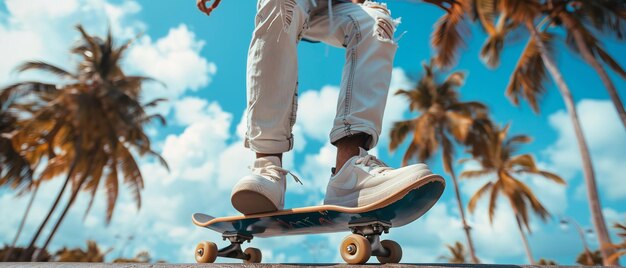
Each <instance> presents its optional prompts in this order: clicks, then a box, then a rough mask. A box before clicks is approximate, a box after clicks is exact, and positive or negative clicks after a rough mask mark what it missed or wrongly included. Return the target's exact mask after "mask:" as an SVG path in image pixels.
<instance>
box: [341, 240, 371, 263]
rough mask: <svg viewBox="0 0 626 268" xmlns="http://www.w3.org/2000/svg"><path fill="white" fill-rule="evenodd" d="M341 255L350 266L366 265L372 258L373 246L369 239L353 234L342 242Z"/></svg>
mask: <svg viewBox="0 0 626 268" xmlns="http://www.w3.org/2000/svg"><path fill="white" fill-rule="evenodd" d="M339 253H340V254H341V258H343V260H344V261H346V263H348V264H364V263H366V262H367V261H368V260H369V259H370V257H371V256H372V246H371V245H370V242H369V241H367V238H365V237H363V236H360V235H356V234H351V235H348V236H346V238H344V239H343V242H341V247H340V248H339Z"/></svg>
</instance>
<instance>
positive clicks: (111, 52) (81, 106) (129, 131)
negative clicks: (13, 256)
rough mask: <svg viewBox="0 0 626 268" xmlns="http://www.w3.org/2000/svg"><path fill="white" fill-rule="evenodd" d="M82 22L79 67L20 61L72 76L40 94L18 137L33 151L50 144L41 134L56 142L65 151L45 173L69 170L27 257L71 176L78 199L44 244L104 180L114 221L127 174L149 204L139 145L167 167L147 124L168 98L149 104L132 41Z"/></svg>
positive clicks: (27, 84) (24, 85) (19, 88)
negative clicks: (90, 29)
mask: <svg viewBox="0 0 626 268" xmlns="http://www.w3.org/2000/svg"><path fill="white" fill-rule="evenodd" d="M77 28H78V30H79V31H80V33H81V35H82V40H81V42H80V43H79V44H78V45H77V46H76V47H75V48H74V49H73V50H72V53H73V54H75V55H77V56H79V57H80V58H81V61H80V63H79V64H78V68H77V71H76V73H70V72H68V71H65V70H63V69H62V68H60V67H57V66H54V65H51V64H48V63H44V62H26V63H24V64H23V65H21V66H20V67H19V68H18V70H19V71H27V70H40V71H46V72H49V73H52V74H55V75H57V76H59V77H60V78H61V79H63V82H64V84H63V85H62V86H59V87H58V88H56V90H52V93H51V94H48V95H46V96H44V97H42V98H40V99H39V100H37V101H39V102H40V103H42V104H40V107H37V109H35V110H34V113H32V114H31V116H30V117H29V118H27V119H25V120H24V122H23V124H24V127H23V129H22V130H21V131H20V132H18V133H17V134H16V137H15V139H16V141H17V143H18V144H22V146H26V147H27V148H33V150H40V148H41V146H42V145H41V142H39V141H41V140H44V141H46V142H45V143H43V144H45V145H46V146H48V148H54V150H56V151H58V153H56V154H55V155H54V156H53V157H52V158H50V160H49V161H48V164H47V166H46V168H45V169H44V171H43V172H42V178H44V179H45V178H54V177H56V176H58V175H60V174H66V177H65V182H64V183H63V186H62V188H61V191H59V194H58V195H57V198H56V200H55V201H54V203H53V205H52V208H51V209H50V211H49V213H48V215H47V216H46V218H45V219H44V221H43V222H42V224H41V225H40V226H39V228H38V230H37V232H36V233H35V235H34V236H33V238H32V240H31V242H30V244H29V247H28V249H27V251H26V252H25V254H24V256H23V257H24V258H28V257H29V256H30V254H32V251H33V250H34V246H35V243H36V241H37V239H38V238H39V235H40V234H41V231H42V230H43V228H44V227H45V225H46V224H47V222H48V220H49V219H50V216H51V215H52V213H53V212H54V211H55V209H56V207H57V206H58V204H59V201H60V199H61V197H62V195H63V193H64V192H65V190H66V188H67V186H68V184H69V182H70V181H71V182H72V188H71V195H70V199H69V201H68V203H67V204H66V205H65V207H64V209H63V211H62V212H61V216H60V218H59V219H58V220H57V222H56V223H55V225H54V227H53V229H52V232H51V233H50V235H49V236H48V238H47V239H46V242H45V243H44V245H43V247H42V249H43V250H45V249H46V248H47V246H48V244H49V243H50V241H51V240H52V238H53V237H54V235H55V233H56V230H57V229H58V227H59V226H60V224H61V223H62V221H63V219H64V218H65V215H66V214H67V212H68V210H69V208H70V207H71V206H72V204H73V203H74V201H75V199H76V197H77V195H78V193H79V191H80V190H84V191H88V192H89V194H90V197H91V200H90V201H89V203H88V204H87V211H86V214H87V213H88V212H89V210H90V209H91V206H92V204H93V201H94V198H95V196H96V193H97V190H98V189H100V187H99V186H100V184H103V187H105V189H106V194H107V195H106V198H107V200H106V203H107V208H106V221H107V223H109V222H110V221H111V218H112V215H113V211H114V208H115V203H116V201H117V196H118V192H119V183H120V182H119V179H121V178H123V181H124V183H125V184H126V185H127V187H129V188H130V189H131V192H132V194H133V197H134V200H135V202H136V203H137V207H138V208H140V207H141V190H142V188H143V178H142V175H141V172H140V170H139V166H138V165H137V163H136V161H135V156H134V154H133V153H132V152H136V153H137V154H139V155H140V156H144V155H151V156H155V157H157V158H158V159H159V160H160V161H161V163H162V164H163V165H164V166H165V167H167V164H166V163H165V161H164V160H163V158H162V157H161V156H160V155H158V154H157V153H155V152H154V151H153V150H152V148H151V143H150V140H149V138H148V136H147V135H146V134H145V133H144V131H143V127H144V126H145V125H146V124H148V123H150V122H151V121H152V120H153V119H160V121H161V122H162V123H164V122H165V120H164V118H163V117H162V116H161V115H148V114H146V112H145V109H146V108H147V107H151V106H154V105H156V104H158V103H159V102H161V101H163V100H162V99H157V100H154V101H151V102H149V103H147V104H141V103H140V102H139V98H140V94H141V90H142V83H143V82H146V81H150V79H149V78H146V77H139V76H127V75H125V74H124V72H123V71H122V69H121V66H120V61H121V59H122V56H123V54H124V52H125V50H126V49H127V48H128V47H129V45H130V44H131V43H130V42H127V43H126V44H124V45H122V46H120V47H115V45H114V40H113V37H112V36H111V33H110V32H109V34H108V35H107V37H106V38H105V39H104V40H103V39H100V38H98V37H93V36H91V35H89V34H88V33H87V32H85V30H84V29H83V28H82V27H81V26H78V27H77ZM36 83H37V82H25V83H19V84H16V85H12V86H9V87H8V88H6V89H5V91H9V92H10V91H15V92H20V91H23V90H26V91H28V89H31V88H33V87H34V85H35V84H36ZM37 84H43V83H37ZM44 85H45V86H46V87H50V86H51V87H54V86H52V85H47V84H44ZM33 105H34V104H33ZM85 130H88V131H85ZM48 144H49V145H48ZM120 175H121V176H122V177H121V178H119V176H120ZM86 214H85V215H86Z"/></svg>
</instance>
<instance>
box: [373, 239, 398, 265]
mask: <svg viewBox="0 0 626 268" xmlns="http://www.w3.org/2000/svg"><path fill="white" fill-rule="evenodd" d="M380 244H381V245H382V246H383V248H385V249H386V250H387V251H389V256H387V257H382V256H376V258H377V259H378V262H380V263H381V264H385V263H399V262H400V260H401V259H402V248H401V247H400V244H398V243H396V241H393V240H383V241H380Z"/></svg>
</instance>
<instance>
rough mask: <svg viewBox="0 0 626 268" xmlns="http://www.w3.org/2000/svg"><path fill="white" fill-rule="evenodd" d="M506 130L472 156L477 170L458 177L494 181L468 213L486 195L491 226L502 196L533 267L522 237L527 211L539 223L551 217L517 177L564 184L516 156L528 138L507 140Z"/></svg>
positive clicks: (472, 201)
mask: <svg viewBox="0 0 626 268" xmlns="http://www.w3.org/2000/svg"><path fill="white" fill-rule="evenodd" d="M508 132H509V126H508V125H507V126H506V127H504V128H503V129H498V128H494V129H493V133H491V134H490V135H489V136H488V137H489V140H490V142H489V143H488V144H487V146H486V148H485V150H484V151H483V154H482V155H480V156H475V158H474V159H476V160H477V161H478V162H480V164H481V167H482V168H481V169H479V170H468V171H464V172H463V173H461V178H464V179H472V178H483V177H485V176H494V177H495V178H493V179H494V180H491V181H489V182H487V183H486V184H485V185H483V186H482V187H481V188H480V189H479V190H478V191H477V192H476V193H475V194H474V195H473V196H472V198H471V199H470V201H469V204H468V208H469V211H470V212H471V213H474V211H475V210H476V205H477V204H478V200H480V199H481V198H482V197H484V196H485V195H487V194H488V195H489V204H488V208H489V221H490V222H491V223H493V219H494V216H495V211H496V205H497V201H498V197H499V196H500V195H503V196H504V197H506V198H507V199H508V200H509V205H510V206H511V208H512V209H513V215H514V216H515V220H516V222H517V227H518V229H519V231H520V235H521V237H522V241H523V243H524V248H525V250H526V255H527V257H528V260H529V261H530V263H531V264H535V260H534V259H533V257H532V253H531V250H530V246H529V245H528V241H527V239H526V234H525V233H524V228H525V229H526V231H528V233H530V232H531V230H530V225H529V208H530V209H531V210H532V212H534V213H535V214H536V215H537V216H539V217H540V218H541V219H543V220H546V219H547V218H548V216H549V215H550V214H549V213H548V211H547V210H546V209H545V207H544V206H543V204H541V202H540V201H539V200H538V199H537V197H536V196H535V194H534V193H533V192H532V190H531V189H530V188H529V187H528V186H527V185H526V184H525V183H524V182H522V181H521V180H519V179H518V178H516V176H517V175H524V174H529V175H539V176H542V177H544V178H546V179H549V180H551V181H553V182H555V183H557V184H562V185H564V184H565V181H564V180H563V179H562V178H561V177H559V176H557V175H555V174H553V173H550V172H548V171H544V170H540V169H539V168H537V165H536V164H535V160H534V158H533V157H532V155H530V154H522V155H515V153H516V152H517V150H518V147H519V146H520V145H522V144H525V143H528V142H530V140H531V139H530V137H528V136H525V135H517V136H513V137H511V138H508V139H507V135H508Z"/></svg>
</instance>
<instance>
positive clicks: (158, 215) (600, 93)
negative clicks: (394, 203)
mask: <svg viewBox="0 0 626 268" xmlns="http://www.w3.org/2000/svg"><path fill="white" fill-rule="evenodd" d="M187 2H189V3H182V1H162V0H159V1H143V0H128V1H117V0H115V1H114V0H58V1H55V3H54V4H50V3H49V2H48V1H43V0H32V1H22V0H7V1H4V2H3V3H0V58H2V59H3V61H2V62H0V86H2V85H6V84H8V83H10V82H13V81H17V80H23V79H27V78H38V79H50V78H49V77H45V76H42V75H40V74H25V75H17V74H15V73H13V72H11V70H12V69H13V68H14V67H15V66H16V65H17V64H18V63H19V62H21V61H24V60H29V59H43V60H46V61H49V62H52V63H55V64H58V65H62V66H66V67H68V68H71V67H72V66H73V65H72V64H73V63H74V61H73V60H72V58H70V57H69V56H68V55H67V54H66V51H67V49H68V48H69V46H70V45H71V44H72V43H73V42H74V41H75V40H77V38H78V35H77V33H76V31H74V30H73V28H72V26H73V25H75V24H76V23H82V24H84V25H85V26H86V27H87V29H88V30H89V31H90V32H93V33H98V34H102V33H104V31H105V29H106V27H107V25H111V27H112V29H113V31H114V33H116V35H117V36H119V37H120V38H121V39H123V40H124V39H129V38H133V37H135V36H137V34H138V33H143V35H142V36H141V37H140V38H139V40H137V41H136V42H135V45H134V46H133V48H132V49H130V50H129V52H128V55H127V59H126V61H125V63H124V64H125V67H126V69H127V70H128V72H129V73H133V74H144V75H149V76H152V77H154V78H157V79H159V80H161V81H163V82H165V83H166V84H167V85H168V88H167V89H164V88H162V87H160V86H158V85H147V86H146V94H145V96H144V97H145V98H146V100H147V99H151V98H155V97H167V98H169V99H170V102H169V103H168V104H167V105H164V106H162V107H159V108H158V109H157V110H156V111H158V112H162V113H164V114H166V115H167V118H168V125H167V126H165V127H161V126H157V125H155V126H153V127H151V128H150V129H149V133H150V135H151V137H152V138H153V140H154V142H155V146H156V147H157V148H158V150H159V151H160V152H162V153H163V155H164V157H165V158H166V159H167V160H168V162H169V163H170V165H171V167H172V170H171V172H170V173H167V172H166V171H165V170H163V169H162V168H160V167H159V166H158V165H157V164H155V163H154V161H153V160H152V159H144V160H142V164H141V167H142V171H143V174H144V177H145V180H146V188H145V190H144V192H143V195H144V200H143V202H144V205H143V207H142V209H141V210H140V211H137V210H136V208H135V207H134V204H133V203H132V202H131V201H130V198H129V196H128V195H127V194H126V195H123V196H122V197H121V198H120V200H119V202H118V208H117V210H116V212H115V214H114V219H113V223H112V224H111V225H110V226H108V227H106V226H104V225H103V224H102V222H103V219H104V206H103V202H102V201H103V200H104V198H101V197H100V196H99V199H98V201H97V202H96V204H95V207H94V209H93V210H92V212H91V213H90V214H89V215H88V216H87V217H86V220H85V221H82V219H83V216H84V215H83V214H84V207H85V204H84V203H86V202H87V200H85V199H86V198H80V199H79V201H78V202H77V205H76V206H75V207H74V208H73V209H72V210H71V211H70V215H69V216H68V217H67V219H66V221H65V222H64V224H63V226H62V227H61V229H60V232H59V233H58V234H57V236H56V237H55V240H54V241H53V243H52V245H51V248H52V249H53V250H55V249H58V248H60V247H62V246H71V247H75V246H84V244H85V240H87V239H96V240H97V241H98V242H99V243H100V244H101V245H102V246H103V247H104V248H105V249H106V248H112V249H113V251H112V252H111V253H110V255H109V258H112V257H117V256H118V255H120V254H123V255H126V256H129V255H134V253H136V252H138V251H141V250H144V249H148V250H149V251H150V252H151V253H152V255H153V256H154V257H155V258H156V259H164V260H166V261H168V262H193V255H192V250H193V248H194V247H195V244H196V243H197V242H199V241H201V240H213V241H215V242H220V241H221V239H220V238H219V235H217V234H215V233H213V232H210V231H208V230H202V229H200V228H197V227H195V226H194V225H193V224H192V223H191V219H190V215H191V213H193V212H198V211H200V212H205V213H208V214H212V215H215V216H225V215H230V214H233V213H234V210H233V209H232V208H231V207H230V204H229V202H228V197H229V193H230V187H232V185H233V184H234V183H235V182H236V180H237V179H238V178H239V177H240V176H242V175H244V174H245V173H246V172H247V169H246V167H247V166H248V165H249V164H250V163H251V160H252V154H251V153H250V152H249V151H247V150H245V149H244V148H243V146H242V143H241V134H242V130H243V128H242V125H241V124H240V122H241V117H242V113H243V111H244V109H245V66H246V56H247V48H248V45H249V39H250V35H251V32H252V29H253V18H254V13H255V4H254V3H253V2H252V1H250V2H249V3H248V2H247V1H246V3H244V2H243V1H223V3H222V5H221V6H220V8H219V9H217V10H216V11H215V12H214V14H213V15H212V16H211V17H206V16H204V15H203V14H201V13H200V12H198V11H197V10H196V8H195V6H194V3H192V2H193V1H187ZM388 5H389V8H390V9H391V11H392V13H393V14H392V15H393V17H402V24H401V25H400V26H399V29H398V33H401V32H404V31H406V32H407V33H406V34H405V35H404V37H403V38H402V39H401V40H400V42H399V44H400V48H399V50H398V54H397V56H396V61H395V64H394V66H395V69H394V74H393V79H392V80H393V82H392V88H391V90H394V91H395V90H396V89H398V88H406V87H410V86H411V84H412V83H413V81H415V80H416V79H417V78H418V77H419V75H420V73H421V71H422V67H421V63H422V62H423V61H425V60H428V59H429V58H430V55H431V52H432V50H431V48H430V45H429V36H430V34H431V31H432V27H433V24H434V23H435V22H436V20H437V18H438V17H439V16H441V14H442V11H440V10H439V9H437V8H435V7H432V6H430V5H427V4H410V3H406V2H404V1H392V0H390V1H389V3H388ZM472 30H473V33H474V36H473V38H472V39H471V40H470V41H469V43H468V46H467V49H466V50H465V52H464V53H463V54H462V55H461V57H460V60H459V65H458V67H457V68H456V70H464V71H466V72H467V74H468V75H469V76H468V79H467V81H466V84H465V86H464V87H462V89H461V94H462V99H463V100H467V101H469V100H477V101H481V102H484V103H486V104H487V105H488V106H489V108H490V109H491V111H492V114H493V117H494V118H495V119H496V120H497V121H498V122H500V123H501V124H505V123H511V124H512V128H511V133H512V134H527V135H530V136H532V137H533V138H534V142H533V143H531V144H529V145H528V146H525V147H524V148H522V152H529V153H533V154H534V155H535V156H536V158H537V160H538V162H539V163H540V165H541V166H542V167H543V168H545V169H547V170H551V171H553V172H555V173H558V174H560V175H561V176H563V177H564V178H565V179H566V180H567V181H568V186H567V187H560V186H556V185H552V184H550V183H545V182H544V181H543V180H542V179H541V178H523V179H524V180H525V181H526V182H527V183H528V184H529V185H530V186H531V188H533V189H534V190H535V191H536V193H537V195H538V196H539V198H540V199H541V200H542V201H543V202H544V204H545V205H546V206H547V207H548V208H549V209H550V211H551V212H552V213H553V215H554V216H555V220H552V221H550V222H548V223H542V222H540V221H538V220H534V221H533V223H532V227H533V230H534V232H533V234H532V236H531V237H530V241H531V247H532V249H533V253H534V255H535V258H537V259H539V258H549V259H553V260H556V261H557V262H559V263H561V264H572V263H573V262H574V260H575V257H576V255H577V254H578V253H579V252H581V251H582V246H581V242H580V239H579V238H578V237H577V235H576V233H575V232H574V231H573V229H572V228H569V229H568V230H562V229H561V228H560V226H559V224H558V220H556V219H557V216H559V215H566V216H568V217H571V218H573V219H575V220H576V221H578V222H579V223H580V224H581V225H582V226H583V227H587V228H589V227H591V222H590V216H589V210H588V206H587V202H586V201H585V193H584V188H583V187H584V185H583V180H582V175H581V170H580V160H579V159H580V158H579V156H578V151H577V148H576V144H575V140H574V138H573V134H572V131H571V125H570V123H569V119H568V118H567V114H566V113H565V111H564V110H565V108H564V105H563V101H562V99H561V97H560V95H559V94H558V93H557V90H556V88H554V87H553V86H552V85H549V86H548V93H547V94H546V95H545V96H544V97H543V98H542V101H541V113H540V114H534V113H533V112H532V111H531V109H530V108H529V107H528V106H527V105H526V104H525V103H523V104H522V105H521V106H520V107H514V106H513V105H512V104H511V103H510V102H509V101H508V100H507V99H506V98H505V96H504V89H505V88H506V85H507V83H508V78H509V75H510V72H511V70H512V69H513V67H514V65H515V64H516V60H517V56H518V54H519V52H520V50H521V49H522V48H523V45H524V44H525V38H526V37H525V36H523V35H520V36H519V37H518V38H516V39H515V40H513V41H512V42H511V45H510V47H509V49H507V50H506V51H505V53H504V55H503V60H502V66H501V67H500V68H499V69H497V70H490V69H488V68H486V67H485V66H484V65H483V64H482V63H481V62H480V60H479V58H478V52H479V50H480V47H481V45H482V43H483V41H484V35H483V34H481V33H480V29H478V28H472ZM559 41H562V37H561V39H560V40H559ZM605 42H606V47H607V50H608V51H609V52H610V53H611V54H612V55H613V56H614V57H615V59H616V60H617V61H618V62H620V63H621V64H622V65H626V56H625V55H626V54H624V53H623V52H622V51H623V49H624V44H623V43H618V42H615V41H612V40H606V41H605ZM556 54H557V55H556V58H557V59H558V63H559V67H560V68H561V70H562V72H563V74H564V76H565V79H566V81H567V82H568V84H569V85H570V87H571V90H572V92H573V94H574V97H575V100H576V103H577V108H578V111H579V113H580V114H581V120H582V122H583V128H584V130H585V134H586V135H587V139H588V140H589V143H590V146H591V151H592V156H593V159H594V164H595V167H596V175H597V179H598V182H599V190H600V194H601V196H602V205H603V208H604V213H605V216H606V218H607V220H608V221H609V223H611V224H612V223H613V222H615V221H621V222H623V221H624V220H626V206H625V205H624V201H625V200H626V180H623V175H622V174H620V169H619V168H620V167H621V166H622V165H623V164H624V160H623V159H626V131H625V130H624V127H623V126H621V125H620V124H619V121H618V119H617V115H616V114H615V111H614V108H613V106H612V104H611V102H610V101H609V99H608V95H607V93H606V90H605V89H604V88H603V87H602V84H601V81H600V80H599V78H598V76H597V75H596V74H595V72H594V71H593V70H592V69H591V68H589V67H588V66H587V65H585V64H584V63H582V61H581V60H580V59H579V58H578V57H576V56H573V55H572V54H571V53H570V51H568V49H567V48H565V47H563V46H558V47H557V53H556ZM298 57H299V62H300V65H299V74H300V75H299V79H300V99H299V101H300V109H299V112H298V118H299V120H298V123H297V124H296V127H295V129H294V134H295V136H296V148H295V151H294V152H293V153H290V154H288V155H286V157H285V159H286V160H285V162H286V163H285V164H286V166H287V167H288V168H290V169H292V170H293V171H294V172H296V174H298V175H299V176H300V177H301V178H303V179H304V186H299V185H297V184H295V183H293V182H291V181H290V182H288V187H289V194H288V196H287V206H291V207H296V206H303V205H314V204H318V203H319V202H320V201H321V200H322V199H323V191H324V189H325V185H326V180H327V179H328V177H329V170H330V167H331V165H332V164H333V163H334V151H333V147H332V146H329V145H328V138H327V133H328V131H329V130H330V127H331V122H332V121H331V120H332V116H333V115H334V106H335V103H336V96H337V86H338V84H339V81H340V78H341V77H340V76H341V69H342V66H343V60H344V51H343V50H341V49H336V48H332V47H329V46H326V45H324V44H309V43H302V44H301V45H300V47H299V54H298ZM612 78H613V79H614V81H615V83H616V85H617V88H618V92H619V94H620V95H621V96H622V97H624V96H626V89H625V88H626V83H625V82H624V81H623V80H621V79H620V78H619V77H617V76H615V75H613V76H612ZM403 105H406V103H404V102H403V100H402V99H399V98H390V100H389V105H388V109H387V113H386V117H385V124H386V126H388V125H389V124H390V123H391V122H393V121H394V120H400V119H403V118H410V117H411V116H415V115H414V114H410V113H408V112H407V111H405V109H404V107H405V106H403ZM385 131H388V130H387V129H383V133H386V132H385ZM387 144H388V140H387V139H386V138H385V137H383V140H382V142H381V144H379V146H378V148H377V149H376V150H375V152H374V153H376V154H377V155H378V156H380V158H382V159H383V160H384V161H386V162H387V163H389V164H391V165H392V166H398V165H399V163H400V157H401V152H402V148H405V147H402V148H401V149H400V151H399V152H398V153H395V154H390V153H389V152H388V150H387ZM458 157H459V158H460V157H463V155H462V154H461V150H459V154H458ZM429 164H430V165H431V167H432V169H433V170H434V171H435V172H438V173H442V172H443V170H442V168H441V165H440V161H439V156H437V157H436V158H434V159H433V160H432V161H431V162H429ZM468 167H470V168H471V167H472V164H466V165H465V166H463V165H457V167H456V170H457V172H460V171H462V170H463V169H464V168H468ZM485 181H486V180H481V181H462V182H461V187H462V194H463V198H464V201H465V202H467V200H468V199H469V196H471V194H472V193H473V192H474V191H475V190H476V189H477V188H478V187H479V186H480V185H481V184H482V183H485ZM449 185H450V186H449V187H448V188H447V189H446V192H445V193H444V196H443V198H442V200H441V201H440V202H439V203H438V204H437V205H436V206H435V208H433V210H432V211H431V212H429V213H428V214H427V215H426V216H425V217H424V218H423V219H420V220H418V221H417V222H415V223H412V224H410V225H408V226H406V227H403V228H398V229H397V230H393V231H392V232H391V234H390V236H389V237H391V238H392V239H396V240H397V241H398V242H399V243H400V244H402V245H403V248H404V251H405V258H404V261H410V262H437V261H440V260H438V259H437V257H438V256H439V255H442V254H444V253H446V251H445V248H444V245H445V244H452V243H454V242H455V241H457V240H458V241H465V240H464V236H463V235H462V232H461V228H460V222H459V219H458V216H457V215H458V211H457V209H456V204H455V203H454V200H453V189H452V187H451V183H449ZM59 187H60V185H59V182H58V181H53V182H51V183H49V184H47V185H46V186H45V187H44V188H42V189H43V191H42V193H41V194H40V196H39V197H38V199H37V201H36V205H35V208H34V211H33V214H32V217H31V218H30V219H29V222H28V224H27V230H26V235H25V236H24V237H22V239H20V242H21V243H26V241H27V240H28V239H30V237H29V235H30V234H31V233H32V231H33V229H34V228H35V227H36V226H37V224H38V222H39V221H40V220H41V218H42V217H43V216H44V215H45V213H46V211H47V209H48V207H49V204H50V202H51V200H52V199H53V198H54V196H55V195H56V193H57V191H58V189H59ZM100 194H102V193H100ZM26 199H27V198H15V197H14V193H13V192H11V191H7V190H0V204H1V205H0V217H2V218H3V219H6V220H5V221H4V222H5V223H3V224H2V225H0V242H4V243H9V242H10V241H11V240H12V238H13V234H14V232H15V229H16V227H17V225H18V222H19V219H20V217H21V213H22V211H23V210H24V207H25V203H26V201H27V200H26ZM501 202H502V203H501V204H500V207H499V210H498V213H497V216H496V221H495V223H494V225H493V226H491V225H489V222H488V220H487V218H486V212H485V210H484V207H485V205H486V204H484V203H481V204H480V208H479V209H478V210H477V212H476V214H475V215H472V216H471V217H470V222H471V223H472V226H473V228H474V231H473V235H474V237H475V240H476V246H477V253H478V255H479V257H480V258H481V259H483V260H484V261H485V262H490V263H525V262H526V259H525V257H524V253H523V249H522V246H521V243H520V239H519V234H518V233H517V230H516V229H514V221H513V218H512V215H511V214H510V211H508V209H507V204H506V203H505V201H504V200H501ZM131 235H132V236H133V238H134V239H132V240H128V241H129V242H124V241H126V240H127V238H128V237H129V236H131ZM344 235H345V234H332V235H317V236H296V237H288V238H278V239H257V240H254V241H253V242H252V244H253V245H254V246H257V247H260V248H261V249H262V250H263V254H264V260H267V261H270V262H338V261H340V258H339V257H338V255H337V250H336V248H337V246H338V245H339V241H341V239H342V238H343V236H344ZM42 240H43V239H42ZM589 241H590V243H591V245H592V246H593V247H594V248H595V247H597V244H596V242H595V237H590V240H589ZM218 244H219V243H218ZM220 245H221V244H220ZM227 261H228V260H227Z"/></svg>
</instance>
